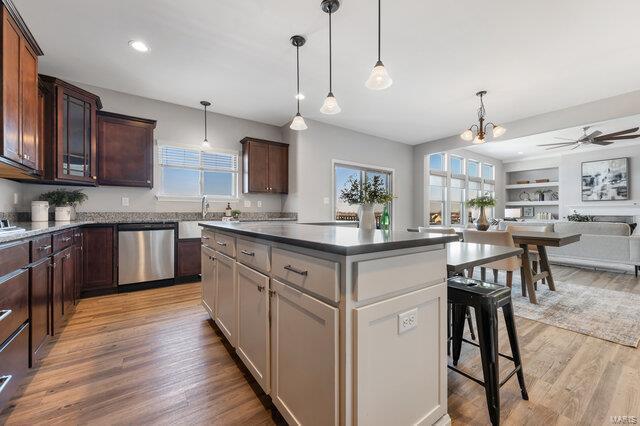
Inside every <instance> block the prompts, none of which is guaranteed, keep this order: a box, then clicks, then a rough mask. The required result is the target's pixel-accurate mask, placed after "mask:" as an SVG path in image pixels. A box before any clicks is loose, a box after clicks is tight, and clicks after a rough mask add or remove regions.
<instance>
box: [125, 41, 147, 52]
mask: <svg viewBox="0 0 640 426" xmlns="http://www.w3.org/2000/svg"><path fill="white" fill-rule="evenodd" d="M129 46H130V47H131V48H132V49H135V50H137V51H138V52H148V51H149V46H147V45H146V44H145V42H144V41H141V40H131V41H129Z"/></svg>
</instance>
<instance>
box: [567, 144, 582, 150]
mask: <svg viewBox="0 0 640 426" xmlns="http://www.w3.org/2000/svg"><path fill="white" fill-rule="evenodd" d="M576 148H580V144H577V145H576V146H574V147H573V148H571V149H570V150H569V151H573V150H574V149H576Z"/></svg>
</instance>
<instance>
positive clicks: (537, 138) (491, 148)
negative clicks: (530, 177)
mask: <svg viewBox="0 0 640 426" xmlns="http://www.w3.org/2000/svg"><path fill="white" fill-rule="evenodd" d="M585 126H591V127H590V128H589V131H588V132H587V133H591V132H593V131H594V130H600V131H601V132H602V133H603V134H608V133H613V132H617V131H620V130H627V129H631V128H633V127H639V126H640V115H633V116H630V117H624V118H618V119H615V120H608V121H604V122H600V123H590V124H585ZM582 127H583V126H578V127H571V128H568V129H563V130H556V131H553V132H547V133H540V134H537V135H532V136H525V137H522V138H516V139H508V140H500V139H497V140H494V141H492V142H488V143H485V144H482V145H472V146H470V147H468V148H467V149H469V150H471V151H474V152H478V153H480V154H483V155H486V156H489V157H493V158H498V159H500V160H503V161H517V160H524V159H527V160H531V159H534V158H544V157H557V156H560V155H565V154H578V153H580V152H585V151H599V150H603V149H604V150H606V149H612V148H622V147H625V146H640V138H638V139H630V140H621V141H616V142H615V143H613V144H612V145H607V146H599V145H583V146H581V147H580V148H576V149H575V150H573V151H572V150H571V148H573V145H570V146H568V147H566V148H558V149H552V150H548V151H547V150H546V149H545V148H549V147H540V146H538V145H541V144H547V143H558V142H569V141H565V140H564V139H556V138H568V139H574V140H575V139H578V138H580V137H581V136H583V134H584V132H583V130H582Z"/></svg>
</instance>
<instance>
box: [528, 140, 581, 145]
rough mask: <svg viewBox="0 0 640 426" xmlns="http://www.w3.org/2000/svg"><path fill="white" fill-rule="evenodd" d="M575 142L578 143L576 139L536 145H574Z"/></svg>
mask: <svg viewBox="0 0 640 426" xmlns="http://www.w3.org/2000/svg"><path fill="white" fill-rule="evenodd" d="M574 143H576V141H571V142H558V143H544V144H542V145H536V146H553V145H573V144H574Z"/></svg>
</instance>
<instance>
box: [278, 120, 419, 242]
mask: <svg viewBox="0 0 640 426" xmlns="http://www.w3.org/2000/svg"><path fill="white" fill-rule="evenodd" d="M307 125H308V126H309V128H308V129H307V130H304V131H301V132H294V131H291V130H290V129H289V128H288V126H283V128H282V132H283V138H284V141H285V142H287V143H289V195H288V196H285V201H284V211H290V212H298V220H299V221H301V222H318V221H332V220H334V217H333V210H332V202H331V200H332V199H333V197H334V194H333V167H332V160H342V161H349V162H355V163H361V164H366V165H371V166H379V167H385V168H391V169H394V177H393V179H394V181H393V192H394V194H395V195H396V196H397V197H398V198H397V199H396V200H395V201H394V207H393V226H394V229H396V230H402V229H405V228H406V227H408V226H410V225H413V224H414V222H413V219H412V207H413V199H412V196H413V180H412V176H413V167H412V164H413V163H412V156H413V147H412V146H410V145H405V144H402V143H398V142H392V141H390V140H387V139H382V138H377V137H375V136H369V135H365V134H363V133H358V132H355V131H351V130H347V129H343V128H340V127H335V126H330V125H327V124H323V123H319V122H316V121H312V120H307ZM324 198H328V199H329V204H325V203H324Z"/></svg>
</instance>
